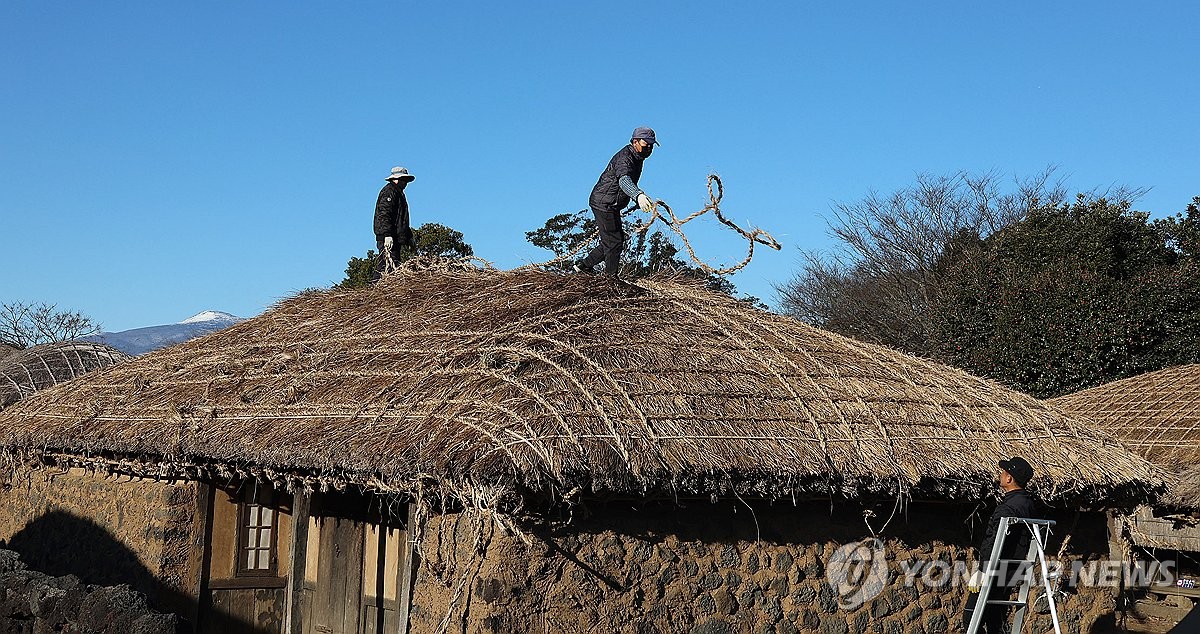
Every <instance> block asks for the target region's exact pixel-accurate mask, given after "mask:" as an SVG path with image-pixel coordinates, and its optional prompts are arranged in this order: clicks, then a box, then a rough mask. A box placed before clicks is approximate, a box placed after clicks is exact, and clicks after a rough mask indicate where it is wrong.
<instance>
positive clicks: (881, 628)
mask: <svg viewBox="0 0 1200 634" xmlns="http://www.w3.org/2000/svg"><path fill="white" fill-rule="evenodd" d="M583 511H584V510H583V509H576V515H578V514H579V513H582V512H583ZM971 511H972V508H970V507H964V506H956V505H924V506H922V505H919V504H917V505H912V506H910V508H908V509H907V512H906V514H905V515H898V516H896V517H894V518H893V519H892V521H891V522H890V523H889V524H888V526H887V528H886V529H885V530H883V531H882V532H881V534H880V536H881V538H882V545H883V550H882V552H883V555H882V557H883V558H884V561H885V562H886V570H887V580H886V583H884V584H883V585H882V588H881V591H880V592H878V594H877V595H874V596H870V597H869V598H868V597H866V594H863V595H859V596H860V597H862V599H863V600H862V602H861V605H855V601H854V599H855V598H856V597H855V595H854V594H853V584H850V589H849V590H847V591H846V594H845V596H842V595H840V594H839V592H838V591H835V589H834V586H833V585H831V584H830V583H829V581H828V580H827V572H828V569H827V566H828V564H829V562H830V558H831V557H832V556H833V554H834V552H835V551H837V549H838V548H839V547H841V546H842V545H845V544H850V543H853V542H856V541H858V540H862V539H863V538H864V537H870V533H869V531H868V529H867V528H866V525H865V524H864V518H863V509H861V508H850V507H846V508H839V507H832V508H831V505H830V503H829V502H828V501H825V502H823V503H808V504H804V503H802V504H800V505H798V506H794V507H793V506H791V505H787V506H775V507H768V506H763V507H755V508H754V510H753V511H751V510H749V508H748V507H746V506H744V505H741V504H710V503H707V502H694V503H690V504H688V505H687V506H686V507H685V508H673V507H672V506H662V507H646V506H640V507H633V506H630V505H629V504H625V505H617V504H609V505H607V506H599V505H592V506H591V508H589V509H587V512H589V516H588V517H587V518H585V519H580V518H578V517H576V518H575V519H573V520H572V521H571V522H570V523H562V522H549V521H544V522H529V523H527V524H524V525H522V526H520V527H519V528H520V534H518V533H515V532H511V531H506V530H505V529H504V527H503V526H501V525H500V524H498V523H497V522H495V521H493V520H492V519H491V518H489V517H488V516H485V515H479V514H472V515H444V516H435V517H433V518H431V519H430V520H429V521H428V522H427V524H426V525H425V530H424V533H423V535H422V537H421V549H422V559H421V561H420V564H419V566H418V570H417V577H416V583H415V586H414V594H413V599H412V608H411V626H412V630H411V631H413V632H438V631H443V630H442V628H443V627H445V628H446V629H445V630H444V631H449V632H535V631H536V632H575V631H611V632H639V633H641V632H644V633H651V632H655V633H657V632H663V633H666V632H691V633H694V634H713V633H726V632H756V633H757V632H764V633H769V632H821V633H824V634H839V633H848V632H879V633H886V632H918V633H924V632H955V631H962V630H963V627H962V625H961V623H962V613H963V606H964V603H965V598H966V589H965V588H964V587H963V586H964V584H962V583H958V582H951V583H947V584H944V585H942V586H940V587H938V586H936V584H935V587H930V586H928V585H926V584H925V583H924V581H922V580H921V577H920V576H917V577H916V578H915V579H914V581H913V582H911V583H906V582H905V578H906V577H905V570H906V568H905V567H906V566H907V569H908V570H912V563H913V562H925V563H927V562H930V561H942V562H946V563H945V564H944V565H945V566H946V567H948V568H950V567H952V565H953V562H955V561H968V560H970V561H974V551H975V548H973V547H972V544H974V543H975V542H977V541H978V535H977V534H974V531H973V530H972V523H971V522H970V521H969V517H970V516H971ZM886 516H887V514H886V513H884V514H882V517H880V516H879V515H878V514H877V515H876V517H875V518H868V519H870V521H871V522H872V524H873V525H874V527H875V529H876V530H878V529H879V527H880V526H881V525H882V524H883V519H884V518H886ZM1060 521H1062V526H1061V529H1060V530H1059V532H1058V534H1057V535H1056V536H1055V538H1054V540H1053V541H1052V543H1051V544H1050V549H1051V551H1050V553H1051V554H1052V555H1053V554H1057V552H1058V549H1059V546H1060V545H1061V540H1062V538H1063V537H1064V536H1065V535H1066V534H1071V535H1072V537H1073V539H1072V540H1071V542H1069V548H1068V550H1067V555H1068V556H1070V557H1072V558H1080V559H1088V560H1091V559H1098V558H1103V557H1105V556H1106V555H1107V537H1106V536H1107V531H1106V527H1105V519H1104V517H1103V516H1102V515H1099V514H1092V515H1082V516H1081V515H1079V514H1071V515H1070V516H1069V517H1064V518H1060ZM975 530H976V531H977V530H978V524H977V523H976V524H975ZM939 566H940V565H939ZM930 578H931V579H937V578H938V577H937V576H936V575H931V577H930ZM881 583H883V582H882V581H881ZM843 589H844V588H843ZM1113 609H1114V601H1113V595H1112V592H1111V590H1108V589H1103V588H1080V589H1072V590H1071V591H1070V592H1069V594H1068V596H1067V597H1066V599H1065V600H1063V601H1061V602H1060V603H1059V613H1060V617H1061V618H1060V622H1061V623H1062V625H1063V629H1064V631H1069V632H1081V631H1082V632H1087V631H1089V630H1090V629H1091V628H1092V626H1093V624H1094V623H1096V622H1097V621H1098V620H1100V619H1102V618H1105V617H1106V616H1107V617H1108V618H1111V614H1112V612H1113ZM1036 620H1037V622H1036V623H1035V626H1036V627H1035V630H1033V631H1046V630H1048V629H1049V628H1050V624H1049V620H1048V617H1046V616H1037V617H1036ZM1039 628H1040V629H1039Z"/></svg>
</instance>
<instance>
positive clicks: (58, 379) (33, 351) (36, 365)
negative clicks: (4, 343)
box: [0, 341, 129, 409]
mask: <svg viewBox="0 0 1200 634" xmlns="http://www.w3.org/2000/svg"><path fill="white" fill-rule="evenodd" d="M127 359H129V355H127V354H125V353H124V352H121V351H120V350H117V349H116V348H110V347H108V346H106V345H103V344H99V343H90V342H83V341H67V342H63V343H45V344H42V345H39V346H34V347H32V348H28V349H26V350H21V351H18V352H14V353H13V354H10V355H8V356H6V357H4V358H3V359H0V409H4V408H5V407H7V406H9V405H12V404H13V403H16V402H17V401H19V400H21V399H23V398H25V397H27V396H29V395H30V394H33V393H34V392H37V391H38V390H44V389H46V388H48V387H51V386H54V385H58V384H59V383H62V382H64V381H70V380H72V379H75V378H77V377H79V376H82V375H84V374H86V373H88V372H91V371H92V370H99V369H100V368H106V367H108V366H110V365H113V364H116V363H120V362H122V361H125V360H127Z"/></svg>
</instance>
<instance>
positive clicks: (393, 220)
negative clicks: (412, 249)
mask: <svg viewBox="0 0 1200 634" xmlns="http://www.w3.org/2000/svg"><path fill="white" fill-rule="evenodd" d="M389 236H391V238H392V239H393V240H395V241H396V242H397V243H399V244H409V243H411V242H412V237H413V235H412V228H410V227H409V226H408V199H407V198H405V197H404V190H403V189H400V185H398V184H397V183H396V182H395V181H388V182H387V185H384V186H383V189H381V190H379V199H378V200H376V201H375V238H376V239H378V240H382V239H384V238H386V237H389Z"/></svg>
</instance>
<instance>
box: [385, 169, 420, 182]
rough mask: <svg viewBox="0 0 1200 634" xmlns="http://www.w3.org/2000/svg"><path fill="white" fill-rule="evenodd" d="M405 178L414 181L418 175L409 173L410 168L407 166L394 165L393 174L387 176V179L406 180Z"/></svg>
mask: <svg viewBox="0 0 1200 634" xmlns="http://www.w3.org/2000/svg"><path fill="white" fill-rule="evenodd" d="M404 179H408V180H410V181H412V180H416V179H417V177H416V176H413V175H412V174H409V173H408V168H405V167H393V168H392V174H391V175H390V176H388V177H387V180H404Z"/></svg>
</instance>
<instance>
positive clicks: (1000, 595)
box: [963, 456, 1041, 634]
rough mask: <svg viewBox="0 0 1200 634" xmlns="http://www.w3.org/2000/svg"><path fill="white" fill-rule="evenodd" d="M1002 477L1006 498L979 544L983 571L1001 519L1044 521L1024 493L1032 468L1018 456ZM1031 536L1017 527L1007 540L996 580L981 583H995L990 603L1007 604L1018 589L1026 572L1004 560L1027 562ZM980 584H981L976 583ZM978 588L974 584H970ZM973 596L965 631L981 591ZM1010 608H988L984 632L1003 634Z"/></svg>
mask: <svg viewBox="0 0 1200 634" xmlns="http://www.w3.org/2000/svg"><path fill="white" fill-rule="evenodd" d="M999 467H1000V473H999V477H998V481H999V485H1000V490H1001V491H1002V492H1003V493H1004V498H1003V499H1002V500H1000V504H999V505H998V506H996V510H995V511H992V517H991V519H990V520H989V521H988V526H987V530H985V531H984V533H983V541H981V542H980V543H979V567H980V570H981V571H982V570H984V568H985V567H986V565H987V562H988V560H989V559H991V557H992V547H993V546H994V545H995V542H996V539H998V537H997V535H996V532H997V531H998V530H999V528H1000V518H1002V517H1024V518H1033V519H1041V511H1040V509H1039V507H1038V503H1037V500H1035V499H1034V498H1033V496H1031V495H1029V492H1028V491H1026V490H1025V485H1026V484H1028V483H1029V481H1030V480H1031V479H1033V467H1032V466H1030V465H1029V463H1028V462H1026V461H1025V459H1024V458H1021V457H1019V456H1017V457H1013V458H1011V459H1009V460H1001V461H1000V464H999ZM1031 538H1032V535H1031V534H1030V532H1029V529H1028V528H1026V527H1025V526H1024V525H1018V526H1014V527H1013V528H1012V530H1011V532H1010V534H1009V536H1008V538H1007V539H1005V540H1004V547H1003V549H1002V550H1001V551H1000V559H1001V561H1000V567H999V569H998V573H997V576H996V577H995V578H993V579H982V580H981V582H982V583H992V584H994V585H993V588H992V592H991V594H990V595H989V597H988V598H989V600H1007V599H1009V597H1010V596H1011V595H1012V591H1013V589H1014V588H1015V587H1016V586H1017V585H1019V582H1020V577H1019V576H1018V575H1019V574H1025V573H1027V571H1026V570H1025V569H1024V568H1021V567H1019V566H1017V565H1011V566H1005V565H1004V561H1003V560H1005V559H1024V558H1025V555H1026V554H1027V553H1028V552H1029V541H1030V539H1031ZM977 583H978V582H977ZM968 585H969V586H975V583H971V584H968ZM970 590H971V594H970V595H969V596H968V597H967V607H966V610H965V611H964V612H963V626H964V628H965V627H966V626H967V625H968V624H970V622H971V613H972V611H973V610H974V609H975V604H976V601H977V600H978V598H979V590H978V587H971V588H970ZM1008 612H1009V607H1008V606H1004V605H989V606H986V607H985V608H984V611H983V621H982V625H983V631H984V632H988V633H989V634H992V633H1000V632H1003V631H1004V629H1005V627H1006V626H1005V621H1006V620H1007V618H1008Z"/></svg>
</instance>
